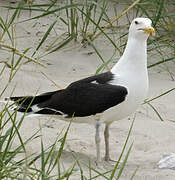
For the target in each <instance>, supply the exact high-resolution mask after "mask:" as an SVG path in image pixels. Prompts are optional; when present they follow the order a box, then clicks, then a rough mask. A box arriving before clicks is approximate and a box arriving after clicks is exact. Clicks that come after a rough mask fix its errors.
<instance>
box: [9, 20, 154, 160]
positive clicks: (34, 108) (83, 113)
mask: <svg viewBox="0 0 175 180" xmlns="http://www.w3.org/2000/svg"><path fill="white" fill-rule="evenodd" d="M151 23H152V22H151V20H150V19H148V18H136V19H134V20H133V21H132V23H131V25H130V28H129V34H128V42H127V45H126V48H125V51H124V53H123V55H122V57H121V58H120V60H119V61H118V62H117V63H116V64H115V66H114V67H113V68H112V69H111V71H109V72H105V73H102V74H99V75H95V76H91V77H88V78H85V79H81V80H79V81H76V82H73V83H71V84H70V85H69V86H68V87H67V88H65V89H63V90H58V91H54V92H47V93H44V94H41V95H38V96H35V97H33V96H27V97H23V96H21V97H10V98H9V99H10V100H11V101H15V102H16V108H13V109H14V110H17V111H19V112H22V113H23V112H26V114H28V115H31V114H38V115H57V116H58V118H59V119H61V120H66V121H67V120H68V119H72V118H73V122H81V123H94V124H95V128H96V134H95V143H96V151H97V152H96V153H97V162H99V161H100V135H99V128H100V125H101V123H105V131H104V139H105V160H106V161H109V160H110V156H109V126H110V124H111V123H112V122H113V121H117V120H120V119H123V118H126V117H127V116H129V115H130V114H132V113H133V112H135V111H136V109H137V107H138V106H139V105H140V104H141V103H142V102H143V100H144V99H145V98H146V96H147V92H148V73H147V42H146V41H147V38H148V37H149V35H152V33H154V28H153V27H152V26H151Z"/></svg>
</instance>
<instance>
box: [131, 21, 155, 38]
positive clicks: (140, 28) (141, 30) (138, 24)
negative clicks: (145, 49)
mask: <svg viewBox="0 0 175 180" xmlns="http://www.w3.org/2000/svg"><path fill="white" fill-rule="evenodd" d="M151 24H152V21H151V20H150V19H149V18H135V19H134V20H133V21H132V22H131V25H130V28H129V37H130V38H135V39H144V40H146V39H147V38H148V37H149V35H151V36H152V35H153V34H154V32H155V30H154V28H153V27H152V26H151Z"/></svg>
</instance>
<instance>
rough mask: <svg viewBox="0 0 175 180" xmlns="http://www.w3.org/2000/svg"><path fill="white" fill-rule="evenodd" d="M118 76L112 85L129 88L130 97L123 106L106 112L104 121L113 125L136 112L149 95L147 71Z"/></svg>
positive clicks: (127, 97) (128, 96) (120, 105)
mask: <svg viewBox="0 0 175 180" xmlns="http://www.w3.org/2000/svg"><path fill="white" fill-rule="evenodd" d="M128 73H130V74H127V75H126V73H123V74H122V73H120V75H116V77H115V78H114V80H113V81H111V82H110V84H113V85H116V84H117V85H121V86H124V87H126V88H127V90H128V95H127V96H126V99H125V101H124V102H122V103H121V104H119V105H117V106H115V107H112V108H110V109H108V110H107V111H105V112H104V115H103V121H104V122H105V123H111V122H113V121H116V120H120V119H123V118H125V117H127V116H129V115H131V114H132V113H134V112H135V111H136V109H137V108H138V106H139V105H140V104H141V103H142V102H143V101H144V99H145V98H146V96H147V93H148V75H147V71H144V72H141V73H139V75H138V72H128ZM128 77H130V78H128Z"/></svg>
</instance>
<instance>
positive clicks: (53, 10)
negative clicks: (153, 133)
mask: <svg viewBox="0 0 175 180" xmlns="http://www.w3.org/2000/svg"><path fill="white" fill-rule="evenodd" d="M109 3H112V2H109V1H108V0H103V1H101V2H100V3H99V2H98V1H97V0H92V1H88V0H84V1H74V0H66V1H63V3H61V4H60V3H59V1H57V0H52V1H49V2H47V3H45V2H44V1H43V2H42V3H37V1H36V0H33V1H23V0H21V1H19V3H18V4H17V5H8V6H4V7H1V8H6V9H8V10H9V11H10V12H11V13H7V15H6V18H5V19H4V18H2V17H0V29H1V35H0V48H1V50H3V51H5V52H7V53H9V54H11V60H10V61H8V62H7V61H1V63H2V64H1V67H2V68H1V72H0V76H2V75H3V73H4V70H5V68H10V74H9V75H8V76H9V82H8V83H7V85H5V87H4V89H3V90H2V91H1V92H0V97H2V95H3V93H4V92H5V91H6V88H7V87H8V85H9V83H10V82H11V81H12V80H13V78H14V76H15V74H16V73H18V71H19V69H20V67H21V66H22V65H23V64H24V63H30V62H33V63H37V64H38V65H41V66H44V67H46V68H47V66H46V65H45V64H43V63H42V58H43V57H45V56H46V55H48V54H51V53H53V52H55V51H61V50H62V48H64V47H66V46H68V45H69V43H70V42H71V41H75V43H76V42H77V41H78V42H81V43H82V45H84V44H86V45H89V46H91V47H92V48H93V49H94V51H95V53H96V54H97V56H98V58H99V59H100V60H101V65H100V66H99V68H98V69H97V70H96V73H99V72H101V71H103V70H104V69H107V70H109V68H110V63H111V62H113V61H115V60H116V55H115V53H118V54H119V55H121V54H122V52H123V49H124V48H123V47H124V46H125V43H126V35H127V34H126V33H121V35H120V37H119V38H118V41H121V42H122V44H121V45H120V46H118V45H117V44H118V43H116V42H115V38H113V36H112V34H113V33H115V32H114V29H115V26H116V21H118V20H119V19H120V18H122V17H126V18H127V19H128V23H126V26H128V24H129V22H130V20H129V18H128V15H129V14H134V16H135V17H137V16H146V17H149V18H150V19H152V21H153V26H154V27H155V28H156V36H155V38H154V39H153V40H149V41H148V51H154V52H155V53H157V54H158V55H159V60H156V61H155V62H153V63H152V64H149V66H148V68H161V69H162V68H163V69H164V70H166V71H167V72H168V73H169V74H170V76H171V78H172V79H173V78H174V73H175V72H174V71H172V69H169V66H167V64H166V63H171V64H172V66H174V67H175V56H174V55H175V43H174V42H175V41H174V39H175V24H174V21H173V19H174V16H175V13H174V12H173V10H171V7H172V6H173V5H175V3H174V1H171V0H167V1H166V2H165V1H164V0H153V1H146V0H137V1H135V2H132V3H130V4H128V5H127V8H126V9H124V10H123V12H122V13H121V14H116V11H115V8H114V12H113V16H112V17H111V15H109V13H108V5H109ZM113 3H114V4H115V2H113ZM24 11H27V12H34V11H35V12H37V15H35V16H32V15H31V17H29V18H28V19H26V20H23V21H21V22H19V20H18V19H19V17H20V16H21V12H24ZM31 14H32V13H31ZM49 15H53V16H54V18H53V19H54V20H53V22H51V24H50V26H49V28H48V29H47V31H46V32H45V34H44V35H43V37H42V38H41V40H40V42H39V43H38V44H37V46H36V47H35V48H33V50H32V52H31V49H30V48H27V49H25V50H23V51H21V50H19V49H17V48H16V42H15V33H16V32H15V31H16V29H15V24H16V23H20V24H21V25H22V23H24V22H26V21H30V20H40V18H43V17H45V16H49ZM58 22H61V23H62V25H63V26H64V27H66V32H64V34H63V35H62V36H64V37H65V38H64V40H63V39H61V38H60V37H56V38H55V40H54V41H53V42H51V43H50V44H48V48H47V49H46V51H45V52H43V53H42V54H40V48H41V47H42V45H43V44H44V43H46V40H47V39H48V38H49V34H50V33H51V31H53V30H54V28H55V26H56V24H57V23H58ZM116 27H117V28H119V27H118V26H116ZM102 36H103V37H104V38H106V41H108V42H109V43H111V46H112V47H113V49H114V54H113V55H112V56H111V57H109V59H107V60H106V59H104V58H103V56H102V55H101V53H100V51H99V50H98V46H96V45H95V43H94V42H95V41H97V40H98V39H99V38H101V37H102ZM7 39H8V43H7ZM165 49H166V50H165ZM29 51H30V54H29V53H28V52H29ZM38 54H39V55H38ZM119 55H118V56H117V58H119ZM2 59H3V58H2ZM174 90H175V88H173V89H170V90H167V91H166V92H164V93H162V94H161V95H159V96H157V97H154V98H152V99H150V100H147V101H145V104H148V105H149V106H151V107H152V108H153V110H154V111H155V112H156V114H157V115H158V116H159V118H160V119H161V120H163V118H162V117H161V115H160V114H159V112H158V111H157V110H156V108H155V107H154V106H153V105H152V104H151V102H152V101H154V100H155V99H158V98H161V96H163V95H166V94H168V93H172V91H174ZM12 91H13V90H12ZM9 108H10V107H9V105H5V107H3V109H1V111H0V179H43V180H44V179H69V178H70V179H71V177H72V176H73V175H74V173H77V172H79V174H80V179H82V180H84V179H97V178H99V177H103V178H104V179H108V180H112V179H120V177H121V175H122V172H123V170H124V168H125V166H126V163H127V160H128V157H129V154H130V153H131V149H132V146H133V143H131V144H128V139H129V137H130V134H131V130H132V127H133V123H132V125H131V128H130V130H129V132H128V135H127V137H126V141H125V144H124V146H123V149H122V152H121V155H120V156H119V159H118V162H117V163H116V165H115V166H114V168H113V169H111V170H110V171H106V172H100V170H98V169H95V168H94V167H92V166H91V163H89V164H86V165H85V166H86V167H87V168H88V169H89V175H88V177H86V175H84V173H83V168H82V167H81V163H82V162H79V160H77V159H76V157H75V162H74V163H73V164H72V166H70V167H68V168H67V169H64V170H63V169H62V163H61V162H60V157H61V154H62V152H63V148H64V146H65V142H66V137H67V134H68V132H69V128H70V125H71V123H70V124H69V125H68V127H67V129H66V130H65V131H63V132H60V134H59V135H58V137H57V138H56V140H55V142H54V143H53V145H52V146H50V147H49V148H47V149H46V148H45V147H44V142H43V140H42V129H40V130H39V131H37V132H36V133H35V134H33V135H32V136H31V137H30V138H28V139H27V140H25V141H23V137H21V135H20V131H19V130H20V127H21V125H22V123H23V119H24V117H22V118H21V119H20V120H17V118H16V112H14V113H12V114H11V112H10V110H9ZM35 138H40V141H41V152H40V153H39V154H32V155H28V154H27V152H26V148H25V146H26V144H27V143H28V142H30V141H32V140H33V139H35ZM16 139H18V141H19V145H18V146H17V147H14V141H16ZM58 144H61V145H59V149H57V147H58ZM126 147H128V150H127V152H126V153H125V154H126V155H125V157H123V156H124V155H123V154H124V152H125V151H126ZM21 154H22V157H21V156H20V155H21ZM55 154H56V155H55ZM19 157H20V158H19ZM121 158H123V159H124V161H123V163H122V164H121V165H120V166H119V162H120V160H121ZM37 161H40V164H41V166H40V167H37V166H36V165H35V163H36V162H37ZM77 167H78V168H77ZM55 170H56V173H55ZM136 171H137V169H136V170H135V171H134V172H133V175H132V176H131V178H130V179H134V176H135V174H136Z"/></svg>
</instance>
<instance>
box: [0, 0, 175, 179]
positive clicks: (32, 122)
mask: <svg viewBox="0 0 175 180" xmlns="http://www.w3.org/2000/svg"><path fill="white" fill-rule="evenodd" d="M8 4H9V1H3V0H2V1H1V2H0V5H8ZM12 6H13V4H12ZM121 7H122V8H123V5H122V6H121ZM122 8H121V9H122ZM6 14H7V10H6V9H4V8H2V10H1V11H0V15H1V17H5V16H6ZM34 14H35V15H36V14H37V12H34V13H33V12H32V15H34ZM29 17H30V12H23V13H22V14H21V16H20V18H19V19H18V21H21V20H23V19H26V18H29ZM53 19H54V18H53V17H52V16H49V17H44V18H42V19H38V20H32V21H29V22H25V23H18V24H16V27H15V28H16V47H17V49H19V50H20V51H23V50H25V49H26V48H28V47H31V50H29V52H28V53H27V54H28V55H29V56H30V55H31V52H33V51H32V50H33V49H34V48H35V47H36V46H37V45H38V43H39V41H40V40H41V37H42V36H43V35H44V33H45V32H46V30H47V29H48V27H49V25H50V24H51V23H52V20H53ZM123 20H124V19H123ZM119 24H121V25H122V20H120V23H119ZM65 30H66V29H65V28H64V27H63V26H60V24H59V23H58V24H57V26H56V28H55V31H52V32H51V33H50V35H49V38H48V39H47V41H46V42H45V43H44V45H43V46H42V48H41V49H40V51H39V53H42V52H44V51H45V49H46V47H47V46H48V44H49V43H50V42H52V41H53V40H54V39H55V38H56V37H57V36H58V35H59V34H62V33H63V32H65ZM124 30H125V31H127V27H126V28H124ZM63 38H64V37H63ZM153 38H154V37H153ZM5 40H6V43H8V42H9V41H8V38H7V37H6V38H5ZM95 44H96V46H97V47H98V50H100V53H101V55H102V56H103V58H104V59H105V60H108V59H109V58H110V57H111V56H112V55H113V53H114V48H113V47H112V46H111V45H110V43H109V42H108V41H106V39H105V38H104V37H103V36H101V37H100V38H98V39H97V40H96V41H95ZM0 58H1V60H5V61H9V63H10V61H11V54H10V53H7V52H6V51H2V50H0ZM118 58H119V55H118V54H116V61H117V59H118ZM159 58H160V57H159V56H158V55H157V54H156V52H149V53H148V63H149V64H152V63H154V62H156V61H159V60H160V59H159ZM40 62H42V63H43V64H45V65H46V66H47V67H46V68H44V67H41V66H40V65H36V64H35V63H32V62H31V63H28V64H25V65H22V67H21V68H20V70H19V71H18V72H17V74H16V75H15V77H14V78H13V79H12V81H11V82H10V84H9V86H8V88H7V90H6V91H5V93H4V94H3V97H8V96H9V95H10V94H11V92H12V90H13V89H14V86H15V89H14V92H13V95H15V96H18V95H35V94H39V93H43V92H47V91H52V90H53V91H54V90H56V89H57V87H56V86H55V85H54V84H53V82H51V81H50V80H49V79H52V81H54V82H55V83H56V84H57V85H59V87H61V88H64V87H66V86H67V85H68V84H69V83H71V82H72V81H74V80H78V79H80V78H83V77H87V76H88V75H92V74H94V73H95V71H96V69H97V68H98V67H99V65H101V61H100V59H99V58H98V56H97V55H96V53H95V52H94V50H93V49H92V48H91V47H89V46H86V47H83V46H82V44H81V43H78V42H77V43H76V42H71V43H70V44H69V45H67V46H66V47H64V48H62V49H61V50H59V51H56V52H55V53H52V54H50V55H48V56H46V57H44V58H42V59H41V61H40ZM111 66H112V64H111ZM167 66H168V67H169V68H171V63H169V64H167ZM0 68H2V64H0ZM9 73H10V69H9V68H6V69H5V72H4V73H3V75H2V76H1V77H0V78H1V87H0V92H1V91H2V89H3V88H4V87H5V85H6V83H7V81H8V79H9ZM43 73H44V74H45V75H46V76H47V77H48V78H49V79H48V78H46V77H45V76H44V75H43ZM149 79H150V90H149V95H148V99H151V98H153V97H155V96H158V95H160V94H161V93H163V92H165V91H167V90H169V89H171V88H174V87H175V83H174V81H172V79H171V77H170V75H169V73H168V72H167V71H165V70H164V68H163V67H162V66H159V67H156V68H151V69H149ZM3 97H2V98H3ZM152 105H154V107H155V108H156V109H157V110H158V112H159V113H160V115H161V116H162V118H163V120H164V121H160V119H159V118H158V116H157V115H156V114H155V112H154V111H153V109H152V108H150V107H149V106H148V105H141V106H140V107H139V109H138V110H137V112H136V115H135V122H134V127H133V130H132V134H131V136H130V140H129V143H128V146H127V149H128V148H129V146H130V144H131V143H132V142H134V144H133V148H132V151H131V154H130V156H129V159H128V162H127V165H126V167H125V170H124V173H123V175H122V178H121V179H122V180H127V179H130V177H131V176H132V174H133V172H134V171H135V169H136V168H138V170H137V173H136V176H135V178H134V179H135V180H174V179H175V178H174V177H175V171H173V170H162V169H158V167H157V162H158V161H159V160H160V159H161V157H162V155H163V153H165V152H175V143H174V140H175V138H174V132H175V124H174V122H172V121H171V120H174V121H175V118H174V117H175V111H174V106H175V96H174V91H173V92H171V93H169V94H168V95H166V96H163V97H161V98H159V99H157V100H155V101H153V102H152ZM133 117H134V116H131V117H129V118H126V119H123V120H121V121H118V122H114V123H113V124H112V125H111V127H110V151H111V157H112V159H115V160H117V159H118V157H119V155H120V153H121V150H122V147H123V145H124V142H125V139H126V137H127V134H128V131H129V128H130V126H131V122H132V120H133ZM67 126H68V123H66V122H63V121H60V120H58V119H56V118H54V117H49V118H48V117H47V118H46V117H39V118H38V117H33V118H26V119H25V120H24V122H23V124H22V127H21V129H20V133H21V135H22V137H23V139H24V140H25V139H27V138H29V137H30V136H31V135H33V134H34V133H35V132H36V131H37V130H38V129H39V128H40V127H41V128H42V136H43V140H44V146H45V147H48V146H49V145H51V144H53V143H54V141H55V139H56V137H57V136H58V134H59V133H60V132H61V131H62V129H66V127H67ZM103 129H104V127H102V128H101V136H102V144H101V150H102V155H104V143H103ZM94 133H95V132H94V127H93V126H92V125H89V124H74V123H73V124H71V128H70V131H69V133H68V137H67V142H66V146H65V149H64V151H63V154H62V162H63V164H64V166H65V167H66V168H68V167H70V166H71V164H72V163H73V162H74V158H73V156H72V152H74V155H75V156H76V157H77V158H78V159H80V160H81V161H83V162H85V163H88V161H89V159H91V163H92V166H94V167H95V161H94V159H95V156H96V152H95V143H94ZM17 144H18V142H16V145H17ZM40 148H41V147H40V138H37V139H35V140H33V141H32V142H30V143H29V144H28V145H27V151H28V153H34V152H36V153H39V152H40ZM38 165H39V163H38ZM111 167H112V165H111V164H107V163H104V162H102V163H101V165H100V168H99V169H98V170H100V171H101V172H104V171H106V170H109V169H111ZM83 171H84V174H86V175H87V174H88V169H87V168H86V167H85V166H83ZM79 174H80V173H79V171H78V172H76V173H75V176H73V178H72V179H78V177H79ZM97 179H104V178H97Z"/></svg>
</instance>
